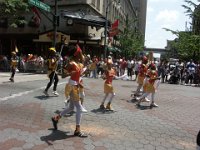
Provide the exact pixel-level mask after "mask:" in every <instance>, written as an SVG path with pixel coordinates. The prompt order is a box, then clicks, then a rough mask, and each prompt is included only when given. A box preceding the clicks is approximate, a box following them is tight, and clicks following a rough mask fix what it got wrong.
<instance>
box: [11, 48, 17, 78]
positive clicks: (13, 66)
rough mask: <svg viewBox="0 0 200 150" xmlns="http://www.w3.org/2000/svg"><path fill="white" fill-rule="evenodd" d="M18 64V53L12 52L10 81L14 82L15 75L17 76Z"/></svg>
mask: <svg viewBox="0 0 200 150" xmlns="http://www.w3.org/2000/svg"><path fill="white" fill-rule="evenodd" d="M17 65H18V58H17V55H16V52H14V51H13V52H11V63H10V67H11V77H10V79H9V80H10V81H11V82H14V76H15V72H16V68H17Z"/></svg>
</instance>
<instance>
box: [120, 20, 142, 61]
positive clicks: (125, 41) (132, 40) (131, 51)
mask: <svg viewBox="0 0 200 150" xmlns="http://www.w3.org/2000/svg"><path fill="white" fill-rule="evenodd" d="M136 23H137V20H132V21H130V20H128V21H127V22H126V27H125V28H124V32H123V33H121V34H120V36H119V41H120V44H121V46H122V49H123V54H124V55H125V56H126V57H129V56H134V55H136V54H137V53H138V51H141V50H142V49H143V48H144V37H143V35H142V34H141V33H140V32H139V31H138V30H136V28H135V26H134V24H136Z"/></svg>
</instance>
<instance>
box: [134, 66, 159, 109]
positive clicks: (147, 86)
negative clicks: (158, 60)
mask: <svg viewBox="0 0 200 150" xmlns="http://www.w3.org/2000/svg"><path fill="white" fill-rule="evenodd" d="M156 81H158V82H156ZM159 81H160V79H159V78H158V73H157V70H156V66H155V64H153V63H151V64H150V65H149V70H148V72H147V75H146V78H145V81H144V85H143V90H144V93H143V94H142V96H140V97H137V98H136V99H137V101H138V103H137V105H138V106H139V107H140V103H141V102H142V100H143V99H144V98H145V97H147V96H148V95H149V94H151V104H150V108H152V107H158V105H157V104H156V103H155V102H154V98H155V91H156V89H157V88H158V86H159Z"/></svg>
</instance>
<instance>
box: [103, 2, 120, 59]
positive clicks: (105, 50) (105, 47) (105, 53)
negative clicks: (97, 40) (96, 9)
mask: <svg viewBox="0 0 200 150" xmlns="http://www.w3.org/2000/svg"><path fill="white" fill-rule="evenodd" d="M114 1H116V0H111V1H110V2H108V0H107V1H106V4H107V6H106V22H105V31H104V35H105V39H104V58H106V55H107V28H108V8H109V6H110V5H111V4H112V2H114ZM117 4H118V5H119V4H120V0H118V2H117Z"/></svg>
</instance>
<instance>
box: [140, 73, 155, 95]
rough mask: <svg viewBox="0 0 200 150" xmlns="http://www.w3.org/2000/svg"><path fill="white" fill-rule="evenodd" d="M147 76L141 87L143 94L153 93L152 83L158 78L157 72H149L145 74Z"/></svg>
mask: <svg viewBox="0 0 200 150" xmlns="http://www.w3.org/2000/svg"><path fill="white" fill-rule="evenodd" d="M147 76H148V78H147V80H146V82H145V83H144V87H143V88H144V92H146V93H155V87H154V83H155V80H156V79H157V77H158V74H157V71H156V70H150V71H149V72H148V73H147Z"/></svg>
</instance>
